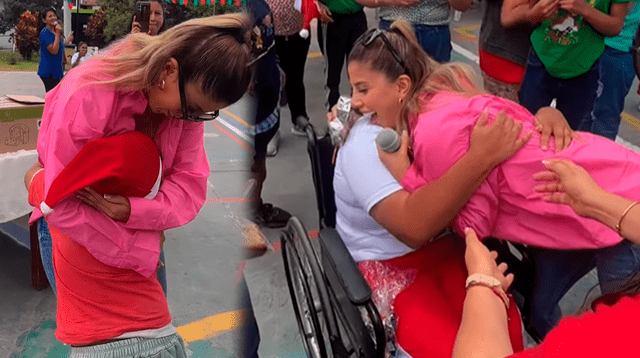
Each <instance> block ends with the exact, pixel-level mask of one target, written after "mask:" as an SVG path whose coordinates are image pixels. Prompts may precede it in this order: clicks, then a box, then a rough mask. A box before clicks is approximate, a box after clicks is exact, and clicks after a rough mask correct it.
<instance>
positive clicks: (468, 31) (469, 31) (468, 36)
mask: <svg viewBox="0 0 640 358" xmlns="http://www.w3.org/2000/svg"><path fill="white" fill-rule="evenodd" d="M479 28H480V25H477V24H476V25H469V26H461V27H454V28H453V31H455V32H456V33H457V34H458V35H460V36H461V37H462V38H463V39H464V40H465V41H468V42H473V41H476V40H477V39H478V38H477V37H476V35H475V33H474V31H476V30H478V29H479Z"/></svg>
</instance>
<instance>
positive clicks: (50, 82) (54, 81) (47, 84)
mask: <svg viewBox="0 0 640 358" xmlns="http://www.w3.org/2000/svg"><path fill="white" fill-rule="evenodd" d="M40 79H41V80H42V82H43V83H44V90H45V92H49V91H51V90H52V89H53V88H54V87H55V86H57V85H58V83H60V81H62V78H53V75H49V77H47V78H44V77H40Z"/></svg>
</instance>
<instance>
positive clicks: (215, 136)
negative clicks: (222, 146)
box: [204, 133, 220, 138]
mask: <svg viewBox="0 0 640 358" xmlns="http://www.w3.org/2000/svg"><path fill="white" fill-rule="evenodd" d="M219 136H220V135H219V134H217V133H205V134H204V137H205V138H218V137H219Z"/></svg>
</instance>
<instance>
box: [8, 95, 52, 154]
mask: <svg viewBox="0 0 640 358" xmlns="http://www.w3.org/2000/svg"><path fill="white" fill-rule="evenodd" d="M43 110H44V99H42V98H39V97H35V96H16V95H7V96H5V97H0V154H2V153H9V152H15V151H18V150H21V149H23V150H32V149H36V144H37V142H38V130H40V121H41V118H42V111H43Z"/></svg>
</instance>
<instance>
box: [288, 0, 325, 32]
mask: <svg viewBox="0 0 640 358" xmlns="http://www.w3.org/2000/svg"><path fill="white" fill-rule="evenodd" d="M293 6H294V8H295V9H296V10H298V11H299V12H300V13H302V16H303V18H304V24H303V26H302V30H300V36H301V37H302V38H303V39H306V38H307V37H309V30H310V29H311V20H313V19H317V18H320V11H318V5H316V0H295V1H294V4H293Z"/></svg>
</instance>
